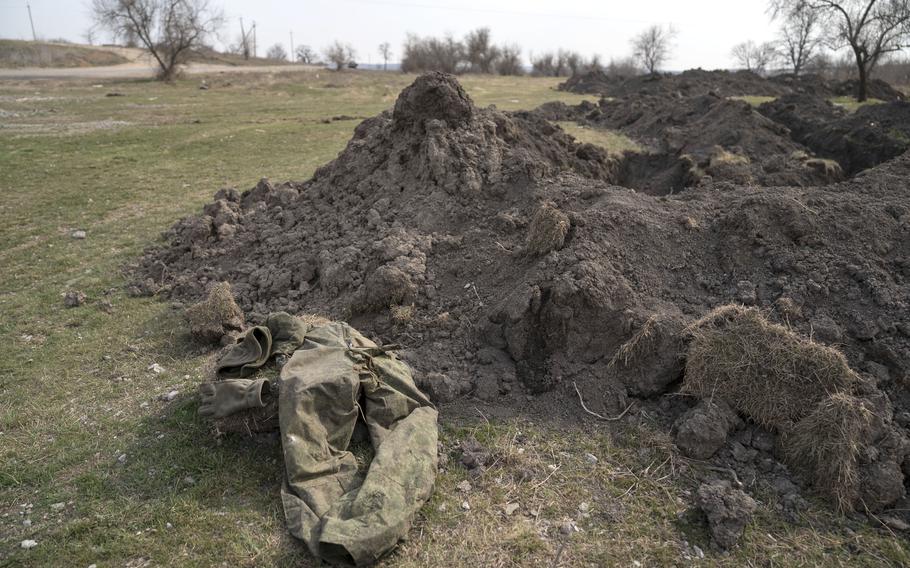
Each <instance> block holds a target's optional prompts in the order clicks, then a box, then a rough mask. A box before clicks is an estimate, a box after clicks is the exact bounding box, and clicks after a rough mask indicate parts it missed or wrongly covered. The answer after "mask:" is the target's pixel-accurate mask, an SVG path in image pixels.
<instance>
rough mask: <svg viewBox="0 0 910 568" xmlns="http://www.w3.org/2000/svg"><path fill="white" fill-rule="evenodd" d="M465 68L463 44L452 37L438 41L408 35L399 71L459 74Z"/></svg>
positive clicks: (437, 39)
mask: <svg viewBox="0 0 910 568" xmlns="http://www.w3.org/2000/svg"><path fill="white" fill-rule="evenodd" d="M465 67H466V63H465V47H464V44H463V43H461V42H460V41H458V40H456V39H454V38H453V37H452V36H446V37H444V38H442V39H440V38H434V37H427V38H421V37H419V36H416V35H414V34H408V36H407V40H405V43H404V47H403V55H402V57H401V70H402V71H404V72H405V73H415V72H421V71H442V72H444V73H459V72H461V71H463V70H464V69H465Z"/></svg>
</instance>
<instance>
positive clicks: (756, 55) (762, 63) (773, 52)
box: [730, 40, 777, 73]
mask: <svg viewBox="0 0 910 568" xmlns="http://www.w3.org/2000/svg"><path fill="white" fill-rule="evenodd" d="M730 54H731V55H732V56H733V59H735V60H736V62H737V63H739V65H740V66H741V67H744V68H745V69H746V70H747V71H754V72H755V73H764V72H765V70H766V69H767V68H768V67H769V66H770V65H771V64H772V63H773V62H774V60H775V59H776V58H777V48H776V47H775V46H774V44H773V43H771V42H769V41H766V42H764V43H759V44H756V43H755V42H753V41H752V40H749V41H744V42H742V43H738V44H736V45H734V46H733V49H732V50H730Z"/></svg>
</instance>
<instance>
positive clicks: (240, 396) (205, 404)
mask: <svg viewBox="0 0 910 568" xmlns="http://www.w3.org/2000/svg"><path fill="white" fill-rule="evenodd" d="M269 386H270V385H269V381H267V380H266V379H258V380H253V379H225V380H223V381H217V382H214V383H202V384H201V385H199V395H200V398H201V402H200V404H199V415H200V416H211V417H212V418H224V417H225V416H230V415H231V414H234V413H235V412H240V411H241V410H247V409H252V408H263V407H264V406H265V402H264V401H263V391H264V392H265V393H266V395H268V393H269Z"/></svg>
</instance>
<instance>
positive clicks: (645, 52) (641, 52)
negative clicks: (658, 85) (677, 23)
mask: <svg viewBox="0 0 910 568" xmlns="http://www.w3.org/2000/svg"><path fill="white" fill-rule="evenodd" d="M675 38H676V30H674V29H673V27H672V26H667V27H663V26H657V25H654V26H651V27H650V28H648V29H646V30H645V31H643V32H641V33H640V34H638V35H637V36H635V37H634V38H632V55H633V56H634V57H635V59H637V60H638V61H639V62H640V63H641V65H642V67H644V68H645V69H647V70H648V73H656V72H657V70H658V69H659V68H660V66H661V65H663V64H664V63H666V62H667V60H668V59H669V58H670V51H671V50H672V49H673V40H674V39H675Z"/></svg>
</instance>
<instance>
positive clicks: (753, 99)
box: [729, 95, 777, 107]
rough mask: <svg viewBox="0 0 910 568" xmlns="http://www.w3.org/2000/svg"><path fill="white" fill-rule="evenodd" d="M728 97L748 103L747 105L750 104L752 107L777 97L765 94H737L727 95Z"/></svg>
mask: <svg viewBox="0 0 910 568" xmlns="http://www.w3.org/2000/svg"><path fill="white" fill-rule="evenodd" d="M729 98H730V99H731V100H734V101H743V102H746V103H749V105H751V106H753V107H757V106H758V105H761V104H764V103H770V102H771V101H773V100H774V99H776V98H777V97H769V96H766V95H755V96H738V97H729Z"/></svg>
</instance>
